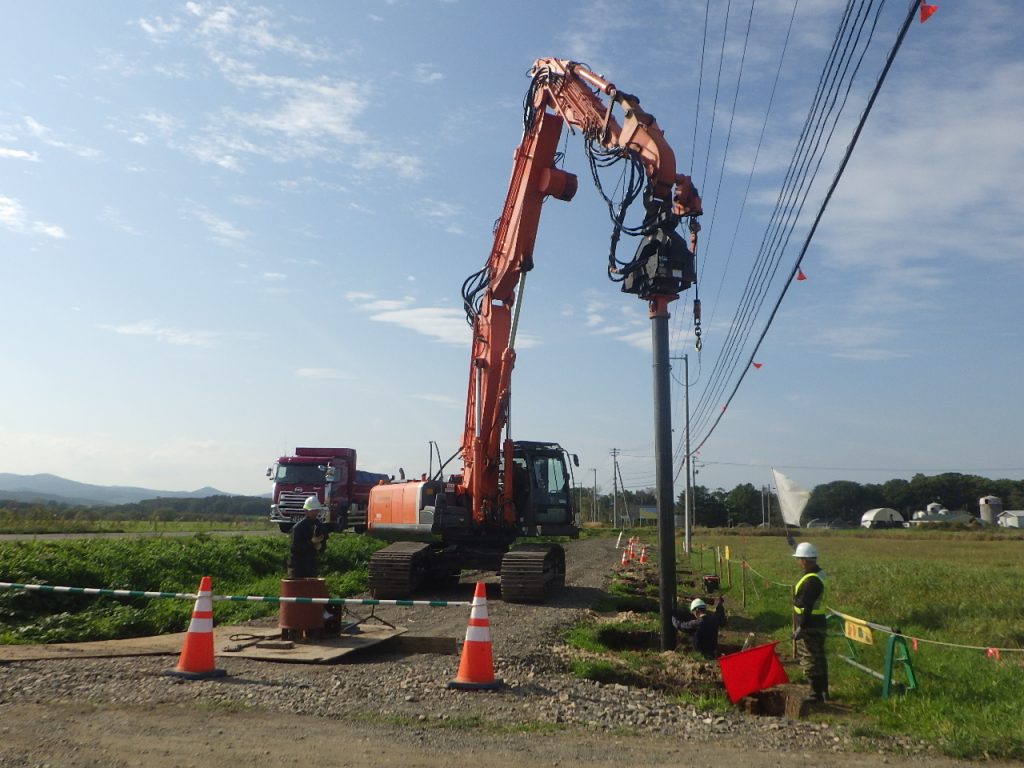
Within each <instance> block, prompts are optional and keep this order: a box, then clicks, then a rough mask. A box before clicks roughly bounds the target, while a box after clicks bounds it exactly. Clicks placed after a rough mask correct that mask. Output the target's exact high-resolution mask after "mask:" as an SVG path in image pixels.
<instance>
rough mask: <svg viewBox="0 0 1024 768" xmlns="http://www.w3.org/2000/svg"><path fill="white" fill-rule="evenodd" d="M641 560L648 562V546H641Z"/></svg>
mask: <svg viewBox="0 0 1024 768" xmlns="http://www.w3.org/2000/svg"><path fill="white" fill-rule="evenodd" d="M640 562H641V563H646V562H647V547H641V549H640Z"/></svg>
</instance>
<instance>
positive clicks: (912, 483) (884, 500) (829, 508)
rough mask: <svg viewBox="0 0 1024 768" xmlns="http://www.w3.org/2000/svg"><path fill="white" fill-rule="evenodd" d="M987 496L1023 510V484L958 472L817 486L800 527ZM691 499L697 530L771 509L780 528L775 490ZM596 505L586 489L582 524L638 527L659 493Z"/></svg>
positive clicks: (964, 503)
mask: <svg viewBox="0 0 1024 768" xmlns="http://www.w3.org/2000/svg"><path fill="white" fill-rule="evenodd" d="M983 496H996V497H998V498H1000V499H1002V502H1003V509H1024V480H1005V479H1003V480H992V479H990V478H987V477H981V476H979V475H966V474H961V473H958V472H947V473H944V474H939V475H931V476H928V475H924V474H920V473H919V474H916V475H914V476H913V477H912V478H911V479H910V480H902V479H894V480H887V481H886V482H884V483H878V484H874V483H867V484H862V483H856V482H852V481H849V480H834V481H832V482H830V483H825V484H823V485H818V486H815V487H814V489H813V490H812V491H811V497H810V500H809V501H808V502H807V507H806V508H805V509H804V512H803V515H802V516H801V524H804V525H806V524H807V523H808V522H810V521H811V520H816V519H817V520H826V521H828V522H832V523H834V522H843V523H846V524H849V525H851V526H857V525H860V519H861V515H863V514H864V513H865V512H867V511H868V510H869V509H876V508H878V507H889V508H890V509H895V510H896V511H897V512H899V513H900V514H901V515H903V518H904V519H906V520H909V519H910V518H911V517H912V516H913V514H914V512H917V511H919V510H924V509H926V508H927V506H928V505H929V504H932V503H937V504H941V505H942V506H943V507H945V508H946V509H948V510H950V511H951V512H968V513H970V514H972V515H974V516H977V515H978V511H979V510H978V500H979V499H981V498H982V497H983ZM692 498H693V523H694V525H700V526H707V527H722V526H735V525H754V526H757V525H760V524H761V522H762V520H764V518H765V516H766V514H768V512H767V510H770V514H771V520H772V522H773V524H775V525H779V524H781V513H780V511H779V500H778V497H777V496H776V495H775V493H774V492H772V491H769V493H768V495H767V497H766V496H765V495H764V494H763V493H762V490H761V488H759V487H755V486H754V485H752V484H751V483H742V484H740V485H737V486H736V487H734V488H733V489H732V490H728V491H727V490H725V489H723V488H715V489H709V488H708V487H706V486H703V485H697V486H694V487H693V497H692ZM594 502H595V499H594V497H593V495H591V494H590V493H587V491H586V490H585V489H584V492H583V493H581V500H580V504H581V508H582V518H583V520H584V521H591V520H599V521H602V522H607V523H610V522H611V519H612V511H613V509H615V510H617V512H618V515H619V516H621V515H622V514H623V511H624V510H628V514H629V516H630V520H631V521H632V522H633V524H634V525H635V524H636V522H637V520H638V517H639V510H640V508H641V507H653V506H655V505H656V493H655V489H653V488H646V489H643V490H639V491H619V493H618V497H617V498H613V495H612V494H604V495H602V494H598V495H597V499H596V506H595V503H594ZM684 508H685V500H684V492H683V491H680V492H679V494H678V497H677V499H676V505H675V514H676V515H682V514H683V512H684Z"/></svg>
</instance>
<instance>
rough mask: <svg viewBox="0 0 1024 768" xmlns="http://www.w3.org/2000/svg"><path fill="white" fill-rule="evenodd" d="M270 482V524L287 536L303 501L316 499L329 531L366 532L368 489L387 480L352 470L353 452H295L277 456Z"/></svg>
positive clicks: (301, 449) (309, 450) (354, 458)
mask: <svg viewBox="0 0 1024 768" xmlns="http://www.w3.org/2000/svg"><path fill="white" fill-rule="evenodd" d="M267 477H269V478H270V479H271V480H272V481H273V482H274V492H273V495H272V497H271V502H270V521H271V522H272V523H277V524H278V526H279V527H280V528H281V532H282V533H288V532H289V531H290V530H291V529H292V525H294V524H295V523H296V522H297V521H299V520H301V519H302V516H303V514H304V513H303V509H302V505H303V504H305V502H306V499H308V498H309V497H310V496H316V497H317V499H319V500H320V503H321V504H323V506H324V511H323V512H321V513H320V518H321V519H322V520H323V521H324V522H325V523H327V524H328V525H329V526H330V527H331V529H332V530H335V531H342V530H344V529H346V528H349V527H351V528H352V529H353V530H354V531H355V532H356V533H362V532H363V531H365V530H366V504H367V501H368V500H369V497H370V488H372V487H373V486H374V485H376V484H377V483H378V482H380V481H381V480H389V479H390V477H389V476H388V475H385V474H381V473H379V472H364V471H363V470H360V469H356V451H355V449H354V448H296V449H295V455H294V456H281V457H280V458H279V459H278V460H277V461H276V462H275V463H274V466H272V467H269V468H268V469H267Z"/></svg>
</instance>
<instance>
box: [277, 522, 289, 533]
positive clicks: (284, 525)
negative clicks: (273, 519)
mask: <svg viewBox="0 0 1024 768" xmlns="http://www.w3.org/2000/svg"><path fill="white" fill-rule="evenodd" d="M292 525H293V523H278V524H277V527H278V528H280V529H281V533H291V532H292Z"/></svg>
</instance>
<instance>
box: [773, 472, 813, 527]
mask: <svg viewBox="0 0 1024 768" xmlns="http://www.w3.org/2000/svg"><path fill="white" fill-rule="evenodd" d="M772 479H773V480H774V481H775V492H776V493H777V494H778V496H779V506H780V507H781V508H782V519H783V521H784V522H785V523H786V525H793V526H796V527H797V528H799V527H800V515H801V514H803V511H804V507H806V506H807V502H808V501H810V499H811V492H810V491H807V490H804V489H803V488H801V487H800V486H799V485H797V484H796V483H794V482H793V481H792V480H791V479H790V478H788V477H786V476H785V475H784V474H782V473H781V472H779V471H778V470H776V469H774V468H773V469H772Z"/></svg>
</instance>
